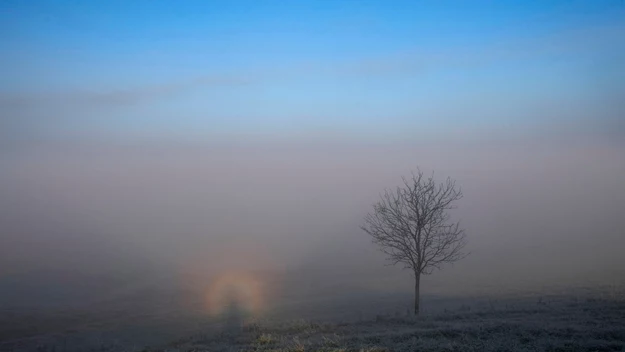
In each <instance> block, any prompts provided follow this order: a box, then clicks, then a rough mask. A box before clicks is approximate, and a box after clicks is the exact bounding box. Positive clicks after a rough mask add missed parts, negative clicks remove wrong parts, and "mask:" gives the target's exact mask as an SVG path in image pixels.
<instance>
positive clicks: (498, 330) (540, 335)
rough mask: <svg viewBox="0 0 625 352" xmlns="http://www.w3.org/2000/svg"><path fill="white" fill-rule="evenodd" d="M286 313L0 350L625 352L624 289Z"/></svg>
mask: <svg viewBox="0 0 625 352" xmlns="http://www.w3.org/2000/svg"><path fill="white" fill-rule="evenodd" d="M432 302H433V301H430V302H428V306H430V303H432ZM340 306H341V307H343V308H345V307H349V305H348V304H345V305H340ZM374 308H379V309H381V307H373V305H372V308H371V311H374V312H375V311H377V310H376V309H374ZM311 309H312V308H311ZM345 309H347V308H345ZM376 314H378V313H376ZM194 319H195V320H194ZM285 319H288V318H285V317H284V316H282V317H279V316H275V317H273V318H270V317H265V318H263V320H258V319H257V320H254V321H248V322H246V323H241V322H240V320H236V319H234V320H232V319H231V320H229V321H227V320H224V321H222V322H221V323H219V322H217V321H214V320H206V321H202V320H200V319H196V318H193V317H186V316H185V317H180V319H177V320H173V318H172V317H163V319H162V321H161V322H158V321H153V322H152V323H151V324H153V325H152V326H144V327H139V326H137V325H136V322H143V323H145V322H146V321H151V320H154V317H147V316H138V317H136V319H135V320H133V321H127V318H126V319H125V320H124V321H120V320H111V321H110V326H114V327H115V329H113V330H110V329H109V328H110V326H109V327H107V328H106V329H104V328H102V327H99V326H95V325H90V326H89V327H88V328H83V329H82V330H76V331H69V332H68V331H67V330H63V329H58V330H54V331H51V332H46V333H39V334H35V335H32V336H30V337H19V338H12V339H6V340H4V341H3V339H2V338H0V351H7V352H8V351H20V352H21V351H24V352H29V351H37V352H52V351H54V352H77V351H81V352H83V351H84V352H89V351H100V352H113V351H119V352H123V351H128V352H136V351H144V352H192V351H193V352H200V351H228V352H229V351H232V352H234V351H282V352H294V351H327V352H329V351H333V352H338V351H369V352H374V351H378V352H379V351H625V299H623V296H614V297H612V296H610V297H603V298H602V297H597V296H594V297H590V296H587V297H581V296H556V295H553V296H544V295H543V296H534V297H531V298H522V299H510V298H508V299H502V298H497V299H494V298H482V299H469V298H458V299H455V300H451V301H449V302H448V305H447V308H443V309H440V310H436V311H433V310H431V311H430V313H427V311H426V314H425V315H423V316H421V317H411V316H407V315H406V310H405V307H404V309H403V310H399V309H397V310H395V309H390V310H387V314H378V315H377V317H376V316H375V314H374V315H373V316H372V315H366V316H364V315H363V317H362V318H358V319H353V318H352V319H348V318H345V320H343V321H341V319H329V318H328V319H326V318H317V319H316V320H314V321H312V320H303V319H300V320H285ZM35 320H36V319H35ZM6 323H7V324H8V323H10V321H9V319H7V321H6ZM122 323H123V324H122ZM190 325H193V326H194V327H193V328H192V329H190V328H188V327H189V326H190ZM4 326H5V327H6V326H8V325H4ZM35 326H37V325H35ZM107 326H108V325H107ZM185 326H186V327H185ZM0 327H2V326H0ZM107 329H109V330H107ZM0 330H2V329H0ZM7 331H8V330H7ZM62 331H65V332H62ZM181 336H184V337H183V338H181ZM146 345H150V346H153V347H149V348H146V347H144V346H146Z"/></svg>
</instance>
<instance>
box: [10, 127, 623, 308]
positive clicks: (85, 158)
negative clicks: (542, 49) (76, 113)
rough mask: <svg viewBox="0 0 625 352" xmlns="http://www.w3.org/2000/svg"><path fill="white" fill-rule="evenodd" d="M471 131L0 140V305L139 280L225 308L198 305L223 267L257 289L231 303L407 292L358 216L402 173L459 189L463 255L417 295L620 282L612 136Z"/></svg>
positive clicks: (402, 276)
mask: <svg viewBox="0 0 625 352" xmlns="http://www.w3.org/2000/svg"><path fill="white" fill-rule="evenodd" d="M480 140H481V141H480V142H475V141H470V140H464V141H455V142H449V141H443V140H441V141H435V140H429V141H426V142H422V143H404V144H400V143H395V144H390V143H386V144H384V143H378V144H364V143H325V144H324V143H321V142H319V143H297V142H288V143H286V142H285V143H268V142H258V143H250V144H245V145H244V144H237V143H234V142H233V143H231V144H223V143H222V144H217V143H209V142H205V143H186V144H185V143H177V144H176V143H171V142H164V141H150V142H147V141H146V142H141V143H113V142H109V143H105V142H101V141H94V142H85V141H82V142H78V141H66V142H64V143H58V142H57V143H52V142H50V143H48V144H44V143H39V144H33V145H31V146H29V147H28V148H26V147H20V148H17V147H16V148H7V149H6V150H5V151H4V152H3V153H2V154H1V155H0V164H1V165H2V167H1V168H0V194H1V196H0V210H1V211H0V216H1V220H0V236H1V237H0V241H1V244H2V245H1V246H0V286H1V288H2V289H1V290H0V292H2V297H1V301H2V304H3V305H4V306H16V307H18V306H19V307H32V306H41V305H44V306H45V305H65V304H69V305H71V304H76V303H81V302H90V301H93V300H94V299H98V300H102V299H104V300H106V299H114V298H115V297H120V296H123V295H124V292H130V291H132V290H136V289H138V288H144V289H146V290H148V291H147V292H152V293H153V292H160V291H158V290H165V291H167V292H173V293H175V292H188V293H189V294H190V295H191V296H193V297H204V298H206V300H207V307H206V309H207V310H208V311H210V310H211V309H213V308H214V307H215V305H219V304H224V303H223V302H222V303H219V302H216V301H211V300H215V299H217V300H219V299H220V297H221V296H223V295H224V294H223V292H222V293H214V292H213V293H211V290H214V289H216V288H215V285H216V282H218V281H219V280H222V281H223V280H224V277H225V278H226V282H225V283H224V284H223V286H224V287H225V288H218V289H230V288H228V287H229V285H230V286H232V285H235V286H236V284H238V282H239V281H243V282H244V284H243V285H246V286H245V287H246V288H245V290H247V291H246V292H248V291H250V290H251V291H253V292H252V293H249V292H248V294H251V295H253V296H254V297H253V298H249V299H247V301H246V302H248V304H253V305H259V306H260V305H263V306H269V305H270V304H272V305H273V304H280V302H281V301H282V302H286V301H287V300H288V299H298V297H299V298H301V299H306V297H310V296H311V295H326V296H327V295H332V294H340V293H341V292H348V291H354V292H410V290H411V287H412V284H413V283H412V277H411V274H410V273H409V272H408V271H402V270H401V268H400V267H390V266H385V260H384V256H383V254H382V253H380V252H379V251H378V250H377V248H376V247H375V246H374V245H373V244H372V243H371V241H370V238H368V236H367V235H366V234H365V233H364V232H363V231H362V230H360V229H359V226H360V225H362V219H363V217H364V215H365V214H366V213H367V212H368V211H370V210H371V205H372V204H373V202H374V201H376V200H377V198H378V196H379V194H380V192H382V191H383V190H384V189H385V188H387V187H394V186H395V185H397V184H398V183H399V182H400V181H401V179H400V178H401V176H405V175H409V173H410V172H411V170H416V168H417V167H420V168H421V170H423V171H425V172H428V173H429V172H432V171H434V172H435V177H436V178H437V179H439V180H443V179H444V177H447V176H451V177H453V178H454V179H456V180H457V182H458V184H459V185H460V186H461V187H462V190H463V193H464V198H463V199H462V200H461V201H460V202H459V203H458V209H457V210H455V211H454V213H453V216H454V218H457V219H460V220H461V224H462V225H463V226H464V228H465V229H466V231H467V234H468V239H469V246H468V250H469V251H470V252H471V253H470V255H469V256H468V257H467V258H466V259H464V260H462V261H460V262H458V263H456V264H455V265H453V266H448V267H446V268H444V270H442V271H439V272H435V273H434V274H433V275H432V276H429V277H426V278H425V279H424V284H423V290H424V293H435V294H440V295H462V294H475V293H484V292H489V293H498V292H505V291H510V290H519V289H524V290H532V289H542V288H545V287H552V286H554V285H558V284H567V285H570V284H573V285H577V286H587V285H596V284H622V283H623V278H624V277H625V271H624V269H623V268H625V262H624V261H623V253H622V251H623V248H625V236H623V221H622V214H623V211H624V210H625V187H623V184H624V178H623V177H624V175H625V147H624V145H623V144H622V143H620V142H618V141H616V140H614V139H608V138H585V139H582V138H574V139H571V138H569V139H566V138H565V139H556V138H552V139H550V138H544V136H543V138H540V136H537V135H531V136H525V137H523V138H518V137H515V138H512V137H510V138H508V140H507V141H505V138H490V139H489V138H482V139H480ZM228 277H235V279H232V282H233V283H229V281H228ZM241 277H243V278H241ZM236 278H238V279H236ZM237 280H238V281H237ZM211 295H212V297H209V296H211ZM215 295H217V296H219V297H217V298H215ZM204 298H202V299H204ZM250 302H251V303H250Z"/></svg>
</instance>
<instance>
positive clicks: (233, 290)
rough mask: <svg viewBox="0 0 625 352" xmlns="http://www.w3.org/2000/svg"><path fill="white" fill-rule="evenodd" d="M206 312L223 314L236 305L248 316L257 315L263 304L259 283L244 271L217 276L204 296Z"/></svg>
mask: <svg viewBox="0 0 625 352" xmlns="http://www.w3.org/2000/svg"><path fill="white" fill-rule="evenodd" d="M206 304H207V308H208V311H209V312H210V314H212V315H219V314H222V313H224V312H225V311H226V310H227V309H229V308H230V307H232V305H233V304H235V305H236V307H237V309H240V310H242V311H244V312H246V313H248V314H252V315H255V314H258V313H260V312H261V311H262V309H263V307H264V304H265V292H264V290H263V285H262V283H261V281H260V280H259V279H258V278H256V277H254V276H253V275H251V274H249V273H246V272H244V271H230V272H225V273H222V274H219V275H217V277H216V278H215V279H214V280H213V281H212V282H211V284H210V286H209V288H208V292H207V294H206Z"/></svg>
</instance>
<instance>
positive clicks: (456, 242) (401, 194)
mask: <svg viewBox="0 0 625 352" xmlns="http://www.w3.org/2000/svg"><path fill="white" fill-rule="evenodd" d="M402 180H403V181H404V182H403V183H404V184H403V186H400V187H397V189H396V191H395V192H392V191H389V190H386V191H385V192H384V195H382V196H381V197H380V198H381V199H380V201H379V202H377V203H376V204H374V205H373V212H372V213H369V214H367V216H365V225H364V226H362V227H361V228H362V229H363V230H364V231H365V232H366V233H368V234H369V235H371V237H372V238H373V243H375V244H377V245H379V246H380V249H381V251H382V252H384V253H386V254H387V255H388V258H387V259H388V260H389V261H390V262H391V263H392V264H393V265H396V264H403V265H404V268H406V269H412V270H413V272H414V276H415V301H414V314H415V315H418V314H419V282H420V279H421V275H422V274H423V275H429V274H431V273H432V272H433V271H434V269H440V268H441V266H442V265H443V264H445V263H453V262H455V261H457V260H460V259H462V258H464V257H465V256H466V255H467V254H466V253H464V252H463V249H464V247H465V246H466V235H465V232H464V230H463V229H461V228H460V223H459V222H452V221H450V216H449V214H448V210H450V209H454V208H455V205H454V202H455V201H457V200H459V199H461V198H462V191H461V190H460V188H456V182H455V181H454V180H452V179H451V178H447V180H446V181H445V182H443V183H436V182H435V181H434V174H432V176H430V177H424V176H423V172H421V171H420V170H418V172H417V173H416V174H415V173H412V178H411V179H406V178H403V177H402Z"/></svg>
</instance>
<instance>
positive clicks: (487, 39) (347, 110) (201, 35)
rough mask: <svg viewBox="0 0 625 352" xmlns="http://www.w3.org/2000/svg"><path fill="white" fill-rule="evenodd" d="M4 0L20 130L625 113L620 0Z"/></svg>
mask: <svg viewBox="0 0 625 352" xmlns="http://www.w3.org/2000/svg"><path fill="white" fill-rule="evenodd" d="M0 9H1V11H0V23H2V25H1V26H2V27H0V28H1V32H0V39H1V41H2V43H3V44H2V46H1V49H2V59H0V60H1V61H0V64H1V65H0V75H1V76H2V77H4V78H3V79H2V81H1V82H0V94H1V96H0V109H1V110H0V112H1V113H2V115H3V120H4V121H5V122H4V124H3V125H0V127H2V126H4V127H3V128H4V129H5V131H10V134H11V135H13V136H14V135H15V134H16V133H17V134H18V135H21V134H24V135H29V136H32V135H37V136H42V135H43V136H55V135H56V136H64V135H67V134H73V135H76V134H78V135H80V134H85V135H89V134H98V135H105V136H125V137H129V138H135V137H140V136H167V137H169V138H201V139H210V138H217V137H219V138H229V136H265V137H267V138H290V137H293V136H302V135H320V136H323V135H334V136H337V135H338V136H344V137H345V138H352V137H353V138H358V139H371V138H374V139H375V138H377V137H380V138H383V139H387V138H390V139H391V140H395V139H402V138H404V139H405V138H411V136H416V135H418V134H421V135H425V134H434V135H437V136H438V135H439V134H445V133H450V135H453V133H458V131H465V130H471V131H478V130H479V131H493V130H497V131H501V130H515V129H519V128H529V129H532V128H542V127H541V126H543V125H544V124H545V122H546V121H547V122H549V123H551V124H556V125H558V124H567V123H569V122H580V121H581V122H582V125H583V124H584V123H586V124H591V125H599V126H600V127H602V128H603V127H605V128H608V129H609V128H610V126H612V125H611V124H615V123H618V121H617V120H618V119H619V118H620V116H622V115H621V110H620V109H621V108H623V103H622V102H621V99H620V97H621V96H622V94H620V93H623V92H625V84H624V83H623V82H624V81H625V77H624V74H623V72H625V64H624V63H623V62H625V2H623V1H590V0H589V1H497V2H495V1H488V2H486V1H290V2H288V1H185V2H175V1H131V2H128V1H61V0H58V1H3V2H2V4H1V5H0ZM603 125H605V126H603ZM618 126H620V127H622V124H620V125H618ZM450 131H451V132H450Z"/></svg>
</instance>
